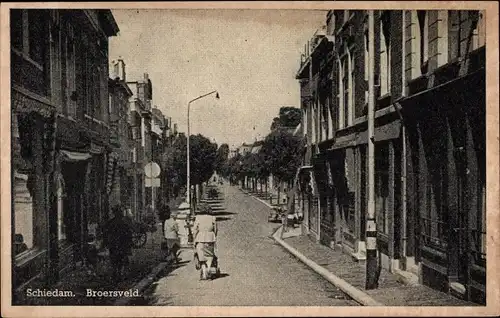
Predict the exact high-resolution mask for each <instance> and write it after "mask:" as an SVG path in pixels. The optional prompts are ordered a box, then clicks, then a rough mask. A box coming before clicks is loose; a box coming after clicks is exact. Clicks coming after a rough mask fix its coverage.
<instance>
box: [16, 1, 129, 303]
mask: <svg viewBox="0 0 500 318" xmlns="http://www.w3.org/2000/svg"><path fill="white" fill-rule="evenodd" d="M118 31H119V29H118V26H117V24H116V22H115V20H114V18H113V15H112V13H111V11H110V10H56V9H54V10H53V9H12V10H10V38H11V50H10V52H11V54H10V57H11V109H12V112H11V114H12V117H11V122H12V143H11V145H12V160H11V164H12V167H11V168H12V169H11V170H12V175H11V177H12V266H13V286H14V294H13V299H14V302H15V301H16V292H15V291H16V289H17V290H20V289H22V287H23V286H24V285H25V284H26V283H28V282H31V284H36V282H39V283H40V284H41V285H42V286H43V285H47V284H51V283H54V282H56V281H57V280H58V279H59V277H60V275H62V274H64V273H65V272H66V271H67V270H68V269H70V268H72V267H74V266H76V264H77V263H79V262H81V261H82V260H83V257H82V255H83V253H85V248H86V244H85V242H86V240H87V234H88V233H89V232H91V231H92V229H93V228H94V227H95V225H96V224H98V223H99V222H100V221H102V220H104V219H105V218H106V217H107V215H108V208H107V207H108V199H109V192H108V191H106V186H105V185H106V182H107V180H106V177H105V176H106V175H107V173H106V169H107V166H108V160H109V158H110V157H112V156H111V155H110V154H111V153H112V147H111V145H110V129H109V112H108V97H107V96H108V62H107V61H108V39H109V37H111V36H115V35H117V33H118Z"/></svg>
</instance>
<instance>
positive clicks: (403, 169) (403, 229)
mask: <svg viewBox="0 0 500 318" xmlns="http://www.w3.org/2000/svg"><path fill="white" fill-rule="evenodd" d="M401 20H402V21H401V22H402V23H401V24H402V26H403V30H404V27H405V25H406V20H405V11H403V14H402V16H401ZM401 36H402V41H401V42H402V52H403V56H405V54H406V52H405V43H406V37H405V32H404V31H403V32H402V35H401ZM401 62H402V67H401V69H402V70H404V69H406V65H405V64H406V63H405V59H404V58H402V61H401ZM405 80H406V78H405V72H404V71H403V72H401V81H402V83H403V85H401V87H402V88H401V97H402V98H405V96H406V91H405V90H406V85H405V83H406V81H405ZM398 107H401V105H400V104H399V103H398V102H396V103H394V108H395V109H396V112H397V113H398V116H399V119H400V120H401V138H402V139H403V140H402V141H403V142H402V143H403V145H402V147H403V149H402V151H401V159H402V160H401V165H402V167H401V190H402V191H401V256H400V258H403V257H404V258H405V259H406V253H407V250H406V249H407V242H408V239H407V236H408V233H407V224H406V223H407V202H406V200H407V197H406V190H407V170H406V169H407V162H406V126H405V125H404V121H403V115H402V114H401V110H400V109H399V108H398ZM405 267H406V262H405Z"/></svg>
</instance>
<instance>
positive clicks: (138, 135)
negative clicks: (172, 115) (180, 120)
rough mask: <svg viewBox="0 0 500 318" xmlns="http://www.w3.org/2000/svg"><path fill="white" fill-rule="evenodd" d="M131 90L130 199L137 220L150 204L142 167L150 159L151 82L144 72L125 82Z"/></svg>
mask: <svg viewBox="0 0 500 318" xmlns="http://www.w3.org/2000/svg"><path fill="white" fill-rule="evenodd" d="M127 84H128V85H129V87H130V89H131V90H132V93H133V95H132V97H130V99H129V110H130V117H129V118H130V126H131V130H132V139H133V140H134V145H133V147H132V158H133V162H134V171H133V172H132V175H133V178H134V183H135V184H136V185H137V186H136V187H135V188H136V193H135V194H134V196H133V200H132V206H131V208H132V211H133V213H134V215H135V217H136V218H137V219H138V220H141V219H143V217H144V213H145V211H146V206H147V205H148V204H151V191H146V190H147V189H146V180H145V178H146V176H145V174H144V167H145V166H146V164H148V163H149V162H150V161H151V159H152V142H151V141H152V139H151V134H152V122H151V120H152V114H153V113H152V107H151V103H152V100H153V84H152V83H151V80H150V79H149V75H148V74H147V73H144V77H143V78H142V79H141V80H138V81H129V82H127Z"/></svg>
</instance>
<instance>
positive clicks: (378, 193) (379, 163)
mask: <svg viewBox="0 0 500 318" xmlns="http://www.w3.org/2000/svg"><path fill="white" fill-rule="evenodd" d="M375 151H376V153H375V213H376V215H377V228H378V231H379V232H381V233H384V234H388V233H389V186H390V185H389V165H390V163H389V143H387V142H384V143H381V144H379V145H377V147H375Z"/></svg>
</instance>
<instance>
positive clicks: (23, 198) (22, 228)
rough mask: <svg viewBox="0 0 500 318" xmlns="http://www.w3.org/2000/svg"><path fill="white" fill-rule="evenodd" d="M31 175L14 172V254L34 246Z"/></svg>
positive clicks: (32, 184) (19, 253) (21, 252)
mask: <svg viewBox="0 0 500 318" xmlns="http://www.w3.org/2000/svg"><path fill="white" fill-rule="evenodd" d="M32 178H33V176H30V175H29V174H28V173H27V172H18V171H15V172H14V219H15V222H14V243H13V253H14V255H15V256H18V255H21V254H23V253H24V252H26V251H28V250H30V249H32V248H34V247H35V246H34V245H35V241H34V204H33V192H34V191H33V190H34V189H33V187H34V183H33V180H32Z"/></svg>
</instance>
